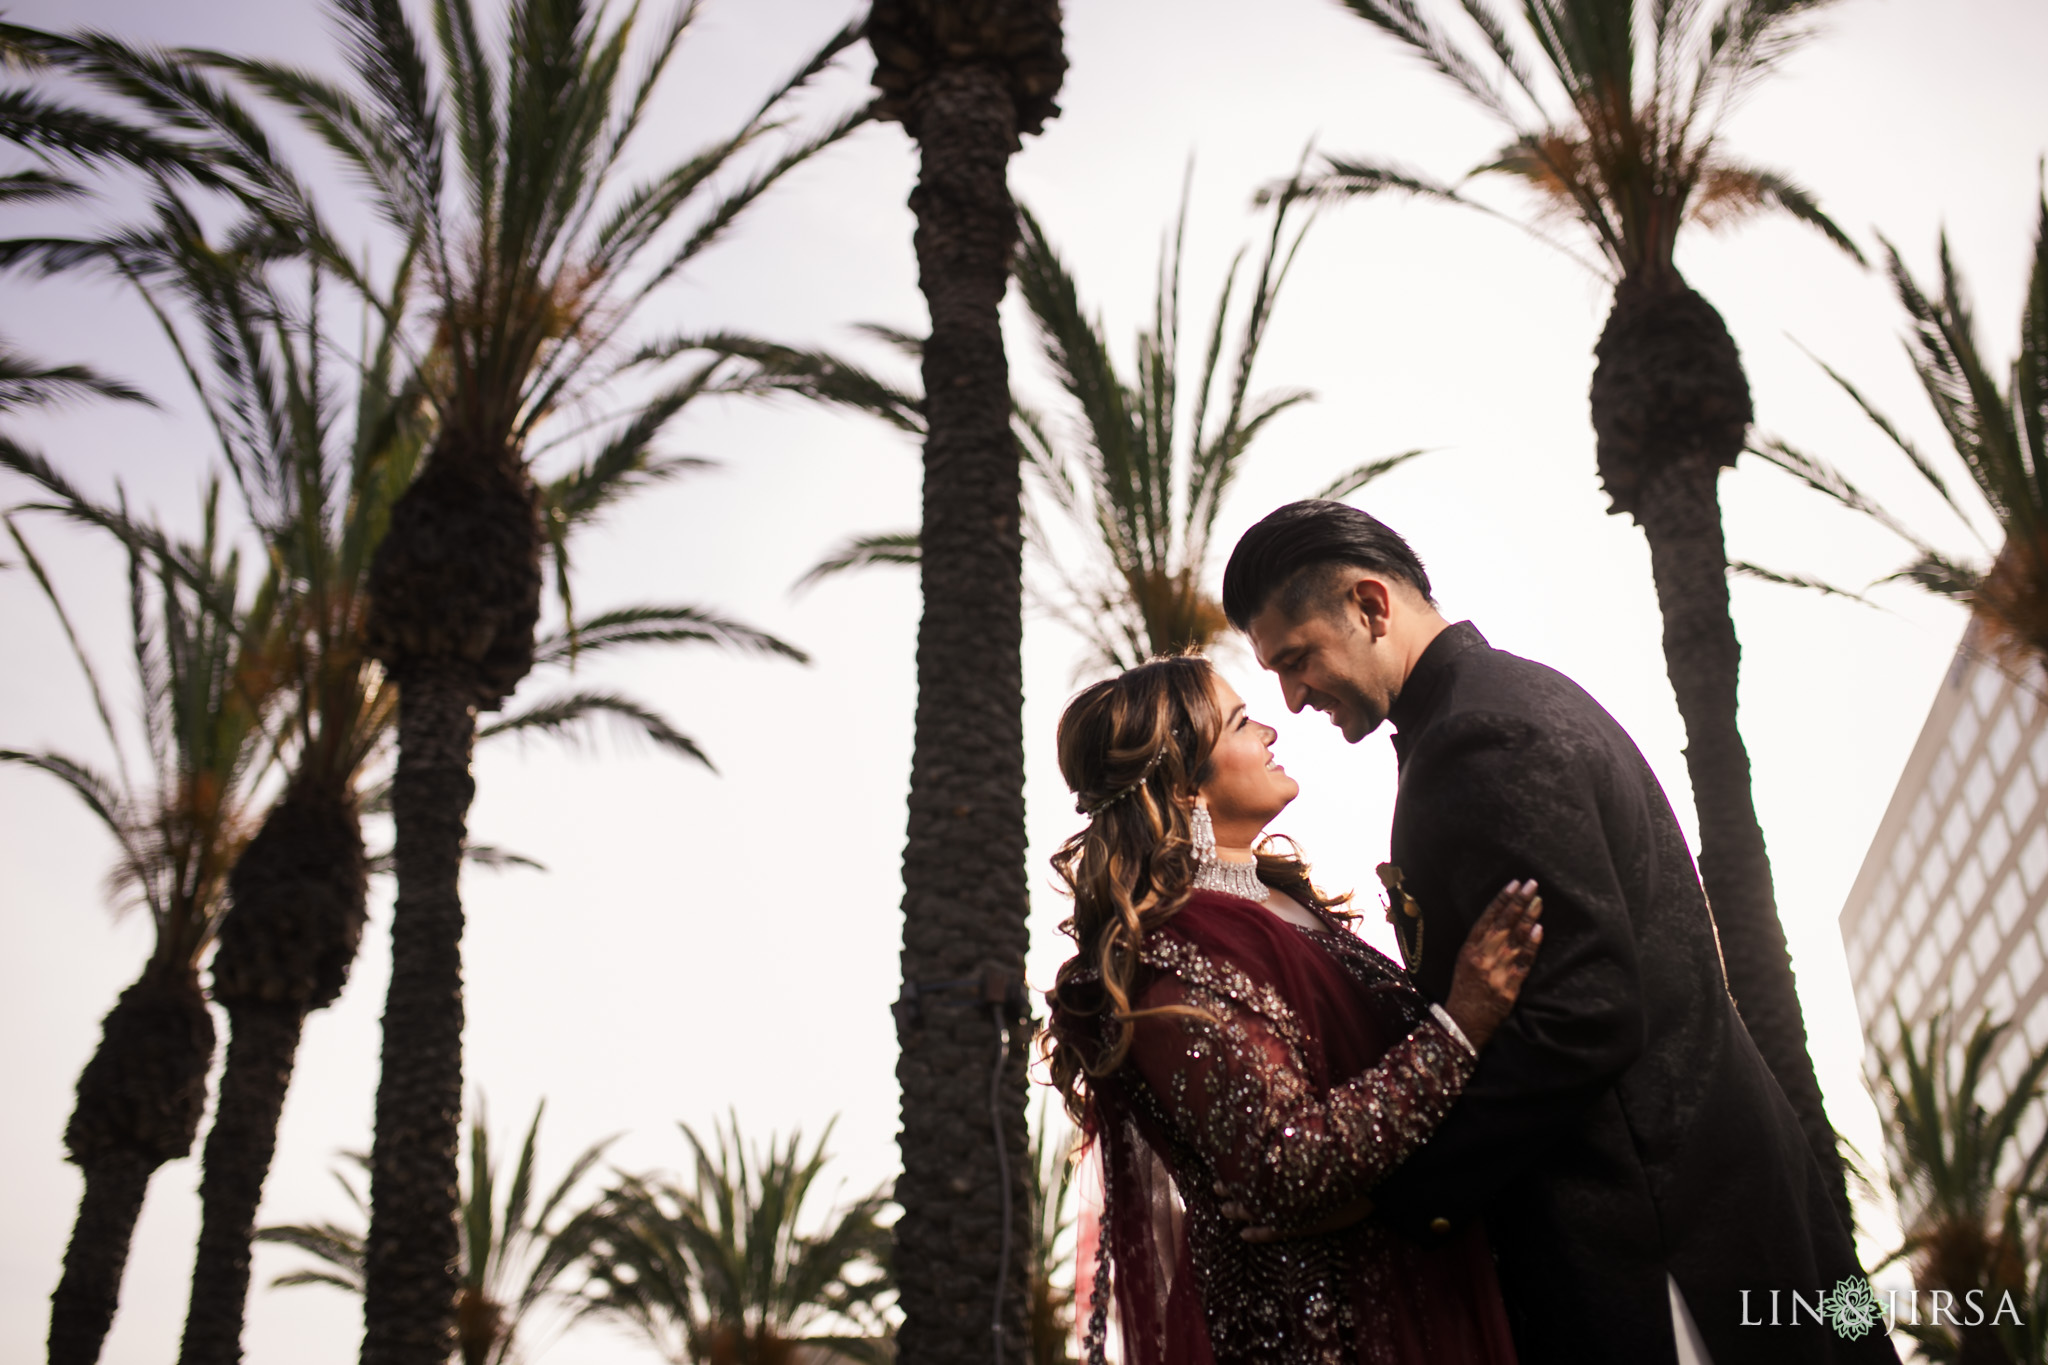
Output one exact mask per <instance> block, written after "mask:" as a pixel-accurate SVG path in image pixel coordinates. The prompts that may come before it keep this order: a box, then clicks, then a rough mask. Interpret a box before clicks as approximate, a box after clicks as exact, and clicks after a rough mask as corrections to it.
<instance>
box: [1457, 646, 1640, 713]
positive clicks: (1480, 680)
mask: <svg viewBox="0 0 2048 1365" xmlns="http://www.w3.org/2000/svg"><path fill="white" fill-rule="evenodd" d="M1446 700H1447V705H1446V706H1445V708H1444V714H1445V719H1449V718H1451V717H1452V716H1456V715H1459V714H1461V713H1464V714H1471V713H1492V714H1494V715H1498V716H1501V717H1517V718H1520V719H1523V720H1526V721H1529V722H1532V723H1536V724H1538V725H1539V726H1540V725H1578V724H1584V723H1587V722H1590V721H1594V720H1595V719H1596V718H1597V719H1600V720H1605V719H1607V711H1606V709H1605V708H1604V707H1602V706H1601V705H1600V703H1599V702H1597V701H1595V700H1594V699H1593V697H1592V694H1590V693H1589V692H1587V691H1586V689H1585V688H1583V687H1581V686H1579V684H1578V683H1576V682H1574V681H1573V680H1572V679H1571V678H1570V677H1567V676H1566V675H1565V674H1563V673H1561V672H1559V671H1558V670H1557V669H1555V668H1552V667H1551V666H1550V665H1549V664H1546V663H1539V662H1538V661H1537V660H1535V659H1526V658H1523V657H1522V656H1521V655H1519V654H1512V653H1510V652H1508V651H1507V650H1505V649H1495V648H1494V647H1493V646H1491V645H1482V646H1481V647H1480V648H1477V649H1468V650H1466V651H1464V652H1463V653H1462V654H1460V655H1459V656H1458V657H1457V658H1456V660H1454V662H1453V675H1452V685H1451V687H1450V695H1449V697H1448V698H1447V699H1446Z"/></svg>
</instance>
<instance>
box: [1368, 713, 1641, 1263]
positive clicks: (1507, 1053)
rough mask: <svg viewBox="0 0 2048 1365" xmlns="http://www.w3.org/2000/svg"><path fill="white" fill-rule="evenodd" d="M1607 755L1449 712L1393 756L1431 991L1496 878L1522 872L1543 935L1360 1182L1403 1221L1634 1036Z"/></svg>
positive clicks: (1482, 1164) (1554, 1112) (1589, 1098)
mask: <svg viewBox="0 0 2048 1365" xmlns="http://www.w3.org/2000/svg"><path fill="white" fill-rule="evenodd" d="M1577 738H1579V739H1582V740H1583V739H1585V738H1586V737H1584V736H1580V737H1577ZM1595 744H1596V746H1597V741H1595ZM1607 758H1608V755H1607V754H1606V752H1605V751H1604V749H1603V748H1599V747H1596V748H1594V749H1593V750H1592V751H1591V752H1589V751H1588V750H1587V749H1586V748H1585V747H1584V746H1583V744H1574V743H1571V742H1570V741H1569V740H1567V739H1565V738H1563V737H1558V736H1553V735H1548V734H1545V733H1539V732H1538V731H1537V730H1536V729H1535V728H1534V727H1533V726H1530V725H1529V724H1528V723H1527V722H1525V721H1523V720H1520V719H1519V718H1515V717H1507V716H1489V715H1464V716H1459V717H1454V718H1453V719H1452V720H1450V721H1448V722H1446V723H1445V724H1444V725H1442V726H1440V727H1438V728H1437V729H1436V730H1434V731H1432V732H1431V734H1430V735H1429V736H1428V737H1427V738H1426V740H1425V742H1424V743H1423V744H1422V745H1420V746H1418V748H1417V750H1416V752H1414V753H1411V754H1410V755H1409V756H1408V760H1407V763H1406V765H1405V766H1406V769H1407V771H1406V773H1405V774H1404V777H1403V786H1402V793H1401V805H1402V820H1403V824H1404V827H1405V828H1406V829H1407V830H1408V831H1410V837H1409V838H1408V839H1407V840H1406V841H1405V842H1406V843H1407V845H1408V847H1407V848H1406V849H1405V850H1404V851H1405V852H1406V853H1407V856H1408V857H1409V858H1410V860H1411V861H1412V862H1413V863H1414V864H1415V866H1414V867H1412V868H1411V869H1409V872H1410V885H1411V886H1414V887H1416V889H1417V890H1418V891H1420V892H1422V894H1423V895H1425V896H1430V897H1433V898H1435V899H1436V900H1437V901H1439V902H1440V903H1439V904H1436V905H1431V904H1430V903H1429V901H1427V900H1425V901H1424V902H1423V906H1422V908H1423V912H1424V915H1425V917H1426V918H1425V924H1426V926H1427V927H1428V932H1429V933H1430V940H1431V941H1430V942H1429V943H1428V944H1427V945H1426V947H1427V951H1428V952H1429V953H1430V954H1432V955H1435V954H1438V953H1441V954H1444V955H1445V956H1443V957H1434V962H1435V963H1436V964H1437V965H1438V967H1439V969H1440V970H1439V971H1438V972H1427V973H1426V980H1427V981H1428V983H1429V985H1430V986H1431V987H1433V988H1434V989H1433V990H1432V992H1431V993H1432V994H1437V995H1440V994H1441V992H1442V991H1443V990H1444V989H1445V988H1446V987H1447V985H1448V981H1449V976H1448V973H1447V972H1446V971H1442V970H1441V968H1442V967H1443V966H1444V965H1446V964H1448V963H1449V962H1450V961H1451V955H1454V954H1455V953H1456V951H1457V948H1458V945H1459V944H1461V943H1462V941H1463V938H1464V934H1465V932H1466V930H1467V929H1468V928H1469V927H1470V925H1471V924H1472V923H1473V922H1474V921H1475V920H1476V919H1477V918H1478V916H1479V913H1480V911H1481V910H1483V909H1484V908H1485V906H1486V904H1487V902H1488V901H1489V900H1490V899H1491V898H1492V897H1493V895H1494V893H1495V892H1497V891H1498V890H1500V888H1501V887H1502V886H1503V885H1505V884H1506V883H1507V882H1509V881H1512V880H1516V879H1521V878H1533V879H1535V881H1536V883H1537V885H1538V888H1539V893H1540V894H1541V896H1542V898H1543V935H1544V937H1543V946H1542V948H1541V949H1540V950H1539V951H1538V952H1537V954H1536V962H1535V966H1534V967H1533V968H1532V969H1531V971H1530V973H1529V978H1528V980H1527V981H1526V982H1525V983H1524V984H1523V987H1522V993H1521V996H1520V998H1519V999H1518V1000H1517V1001H1516V1004H1515V1008H1514V1010H1513V1012H1512V1013H1510V1014H1509V1015H1508V1018H1507V1020H1506V1022H1505V1023H1503V1024H1502V1025H1501V1027H1500V1029H1499V1031H1497V1032H1496V1033H1495V1034H1494V1036H1493V1038H1492V1040H1491V1041H1490V1042H1489V1043H1488V1044H1487V1046H1486V1047H1485V1049H1484V1050H1483V1051H1482V1053H1481V1055H1480V1059H1479V1066H1478V1070H1477V1071H1476V1072H1475V1073H1474V1075H1473V1077H1472V1080H1471V1082H1470V1083H1469V1084H1468V1085H1467V1087H1466V1090H1465V1094H1464V1097H1463V1099H1461V1100H1460V1101H1459V1103H1458V1105H1457V1106H1456V1108H1454V1109H1453V1110H1452V1111H1451V1114H1450V1116H1449V1117H1448V1118H1447V1119H1446V1120H1445V1121H1444V1123H1443V1125H1442V1126H1441V1127H1440V1128H1438V1129H1437V1131H1436V1133H1435V1135H1434V1136H1432V1137H1431V1138H1430V1139H1429V1141H1428V1144H1427V1145H1426V1146H1425V1147H1424V1148H1423V1149H1422V1150H1421V1151H1420V1152H1418V1153H1416V1154H1415V1155H1414V1156H1412V1157H1411V1158H1409V1160H1408V1161H1407V1162H1406V1163H1405V1164H1404V1165H1403V1166H1401V1167H1400V1168H1399V1169H1397V1170H1395V1171H1394V1172H1393V1173H1392V1174H1391V1175H1389V1176H1388V1177H1387V1179H1386V1181H1385V1182H1384V1183H1383V1184H1381V1185H1380V1187H1379V1188H1378V1189H1377V1190H1375V1191H1374V1200H1375V1202H1376V1204H1377V1205H1378V1208H1379V1210H1380V1213H1381V1215H1382V1216H1383V1217H1385V1218H1386V1219H1387V1220H1388V1221H1389V1222H1391V1223H1393V1224H1394V1225H1395V1226H1396V1227H1399V1228H1400V1229H1401V1230H1402V1231H1404V1232H1407V1233H1408V1234H1410V1235H1411V1236H1414V1237H1418V1238H1421V1239H1423V1240H1431V1239H1432V1238H1435V1237H1441V1236H1443V1235H1445V1234H1447V1233H1448V1232H1449V1231H1450V1230H1451V1229H1454V1228H1457V1227H1459V1226H1461V1225H1462V1224H1463V1223H1464V1222H1465V1221H1466V1220H1467V1219H1469V1218H1471V1217H1472V1216H1474V1215H1475V1214H1476V1213H1478V1212H1479V1211H1480V1210H1481V1209H1483V1208H1484V1207H1485V1206H1486V1204H1487V1203H1489V1202H1490V1201H1491V1200H1492V1199H1493V1198H1494V1197H1495V1196H1496V1195H1497V1194H1499V1193H1500V1192H1501V1191H1502V1190H1503V1189H1505V1188H1507V1187H1509V1186H1510V1185H1512V1184H1514V1183H1515V1182H1516V1181H1518V1180H1520V1179H1521V1178H1522V1177H1523V1176H1524V1174H1525V1173H1526V1172H1527V1171H1528V1169H1529V1168H1530V1167H1531V1166H1532V1165H1533V1164H1535V1163H1536V1162H1537V1161H1539V1160H1540V1159H1542V1157H1543V1156H1544V1154H1545V1152H1546V1151H1547V1149H1548V1148H1550V1147H1551V1145H1552V1144H1553V1143H1555V1142H1556V1141H1557V1140H1558V1139H1559V1138H1561V1137H1564V1136H1566V1135H1568V1134H1570V1133H1571V1132H1573V1131H1574V1130H1576V1129H1577V1128H1578V1127H1579V1126H1580V1125H1581V1124H1582V1123H1583V1121H1584V1117H1585V1114H1586V1111H1587V1108H1588V1107H1589V1106H1590V1105H1591V1104H1592V1103H1593V1102H1594V1101H1595V1100H1597V1099H1598V1098H1599V1097H1600V1096H1601V1095H1602V1094H1603V1093H1605V1092H1606V1091H1607V1090H1608V1089H1609V1087H1611V1086H1612V1085H1613V1084H1614V1082H1615V1080H1616V1079H1617V1078H1618V1077H1619V1076H1620V1075H1621V1073H1622V1072H1623V1070H1625V1069H1626V1068H1627V1067H1628V1065H1629V1064H1630V1063H1631V1062H1633V1061H1634V1060H1635V1058H1636V1057H1637V1055H1638V1054H1639V1053H1640V1052H1641V1051H1642V1049H1643V1046H1644V1035H1645V1023H1644V1013H1643V1002H1642V994H1641V978H1640V975H1639V973H1638V971H1637V965H1636V953H1635V935H1634V932H1633V929H1632V927H1631V923H1630V919H1629V914H1628V908H1627V904H1626V901H1625V899H1624V896H1623V892H1622V887H1621V879H1620V877H1619V875H1618V874H1617V871H1616V868H1615V866H1614V856H1613V853H1612V851H1611V848H1610V841H1611V840H1612V839H1614V838H1615V837H1616V836H1617V835H1619V836H1620V837H1622V838H1626V839H1633V838H1635V837H1636V835H1637V833H1638V831H1639V829H1640V825H1639V823H1638V822H1637V821H1635V820H1629V819H1626V818H1624V820H1623V822H1622V823H1624V824H1625V825H1632V826H1635V827H1636V828H1633V829H1627V830H1620V831H1617V830H1614V829H1610V828H1609V825H1610V819H1609V817H1608V812H1607V811H1606V810H1605V809H1604V806H1605V805H1606V804H1607V803H1605V802H1603V801H1602V800H1601V788H1602V785H1603V782H1602V779H1603V777H1604V776H1606V774H1605V773H1604V772H1603V770H1602V768H1601V766H1600V765H1601V764H1602V763H1604V762H1605V761H1607ZM1446 940H1448V941H1446ZM1439 945H1441V946H1439Z"/></svg>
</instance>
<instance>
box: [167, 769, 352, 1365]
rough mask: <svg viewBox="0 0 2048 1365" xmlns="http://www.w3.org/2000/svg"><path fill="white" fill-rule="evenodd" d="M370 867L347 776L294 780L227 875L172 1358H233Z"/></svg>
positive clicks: (216, 1363) (186, 1364)
mask: <svg viewBox="0 0 2048 1365" xmlns="http://www.w3.org/2000/svg"><path fill="white" fill-rule="evenodd" d="M367 883H368V868H367V864H366V861H365V859H364V856H363V836H362V820H361V817H360V815H359V813H358V811H357V809H356V803H355V798H354V796H353V794H352V793H351V791H350V789H349V781H348V779H347V778H346V777H339V778H337V777H331V776H330V777H321V776H309V775H308V774H307V773H305V772H303V771H302V772H301V774H300V775H299V776H298V777H297V778H296V779H295V780H294V781H293V783H292V785H291V786H290V787H289V788H288V789H287V790H286V792H285V794H284V796H283V797H282V798H281V799H280V800H279V801H278V802H277V803H276V804H275V805H274V806H272V807H271V808H270V812H269V814H267V815H266V816H264V819H263V828H262V829H260V830H259V831H257V834H256V837H255V838H254V839H252V840H250V842H249V845H248V847H246V848H245V849H243V850H242V854H241V856H240V857H239V858H237V859H236V860H235V866H234V868H233V870H232V871H230V873H229V874H228V900H229V909H228V912H227V914H226V916H225V918H224V919H223V920H222V922H221V929H220V947H219V949H218V951H216V952H215V953H214V957H213V998H214V1002H215V1003H216V1004H218V1005H220V1006H222V1007H223V1008H225V1009H226V1010H227V1012H228V1022H229V1027H230V1034H229V1042H228V1057H227V1066H226V1069H225V1070H224V1071H223V1072H222V1073H221V1080H220V1102H219V1104H218V1105H216V1106H215V1109H214V1118H213V1130H212V1131H211V1132H210V1133H208V1134H207V1137H206V1150H205V1153H204V1158H203V1159H204V1167H203V1174H202V1176H201V1178H200V1182H199V1204H200V1225H199V1247H198V1252H197V1255H196V1258H195V1260H194V1263H193V1267H192V1297H191V1301H190V1304H189V1306H188V1307H187V1309H186V1314H185V1339H184V1344H183V1346H182V1347H181V1349H180V1353H179V1362H180V1365H235V1362H236V1361H238V1360H240V1359H241V1355H242V1344H241V1343H242V1324H243V1319H244V1315H245V1314H246V1312H247V1307H248V1299H249V1245H250V1240H251V1238H252V1237H253V1235H254V1232H255V1224H256V1213H257V1210H258V1208H259V1207H260V1206H261V1204H262V1201H263V1184H264V1181H265V1180H266V1179H267V1178H268V1177H269V1174H270V1163H271V1158H272V1156H273V1155H274V1154H275V1152H276V1150H277V1123H278V1116H279V1115H280V1114H281V1113H282V1112H283V1110H284V1101H285V1095H286V1093H287V1092H288V1091H289V1090H290V1088H291V1082H292V1070H293V1065H294V1063H295V1061H296V1058H297V1054H298V1047H299V1037H300V1034H301V1033H302V1032H303V1030H304V1027H305V1021H306V1015H307V1014H308V1013H309V1012H310V1011H312V1010H316V1009H323V1008H325V1007H326V1006H328V1005H330V1004H332V1003H334V1000H335V997H337V996H338V995H340V994H341V989H342V987H343V986H344V985H345V984H347V981H348V972H349V967H350V966H351V965H352V964H353V963H354V961H355V956H356V949H357V947H358V946H359V945H360V944H361V942H362V936H363V921H364V917H365V900H366V897H367V892H368V884H367Z"/></svg>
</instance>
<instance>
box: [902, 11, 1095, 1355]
mask: <svg viewBox="0 0 2048 1365" xmlns="http://www.w3.org/2000/svg"><path fill="white" fill-rule="evenodd" d="M867 37H868V44H869V46H870V47H871V48H872V49H873V50H874V54H875V76H874V80H875V85H876V86H877V87H878V88H879V89H880V90H881V92H882V94H881V97H880V98H879V99H878V100H876V102H875V106H874V109H875V113H876V115H877V116H878V117H881V118H886V119H893V120H896V121H898V122H900V123H902V125H903V127H904V130H905V131H906V132H908V133H909V134H910V136H911V137H912V138H914V139H915V140H916V142H917V146H918V158H919V162H918V183H917V188H916V189H915V190H913V191H912V192H911V196H910V206H911V210H912V211H913V212H914V213H915V214H916V215H917V233H916V239H915V241H916V248H917V268H918V284H919V287H920V288H921V289H922V290H923V292H924V297H925V302H926V304H927V306H928V307H929V309H930V313H931V333H930V337H929V339H928V340H927V343H926V345H925V347H924V362H923V380H924V392H925V393H926V394H927V395H928V397H927V400H926V404H925V419H926V436H925V447H924V509H923V515H922V519H921V522H920V525H921V526H922V527H923V533H922V536H921V541H920V549H921V554H922V567H921V571H920V576H921V579H922V586H923V594H924V615H923V617H922V619H921V620H920V621H919V623H918V630H917V719H916V735H915V739H914V740H913V742H912V751H911V761H910V822H909V824H910V828H909V837H908V839H907V841H906V844H905V847H904V850H903V996H902V999H903V1008H901V1009H900V1010H899V1011H898V1028H897V1035H898V1041H899V1044H900V1047H901V1051H900V1053H899V1056H898V1060H897V1066H896V1078H897V1081H898V1083H899V1084H900V1085H901V1087H902V1094H903V1100H902V1104H903V1110H902V1113H903V1127H902V1134H901V1137H900V1139H899V1141H900V1144H901V1148H902V1153H903V1175H902V1179H901V1181H900V1183H899V1184H898V1186H897V1198H898V1202H899V1203H900V1204H901V1205H902V1206H903V1217H902V1219H901V1220H900V1221H899V1222H898V1223H897V1225H896V1268H897V1272H898V1274H899V1276H900V1277H901V1286H902V1306H903V1330H902V1336H901V1342H902V1349H903V1358H904V1359H905V1360H906V1361H908V1362H910V1363H911V1365H926V1363H927V1362H930V1363H931V1365H938V1363H939V1362H953V1361H961V1362H964V1361H968V1360H974V1361H980V1360H983V1359H985V1358H986V1357H987V1355H988V1352H989V1350H990V1347H991V1344H993V1346H994V1348H995V1351H996V1353H997V1354H998V1355H1002V1354H1004V1353H1005V1352H1010V1351H1018V1350H1021V1349H1022V1348H1023V1345H1024V1333H1025V1321H1024V1312H1025V1309H1024V1272H1025V1266H1024V1260H1023V1257H1024V1239H1023V1238H1021V1237H1018V1236H1015V1235H1014V1229H1013V1227H1012V1224H1013V1222H1014V1217H1015V1210H1016V1209H1018V1208H1020V1207H1021V1206H1022V1205H1023V1203H1024V1199H1025V1194H1026V1177H1025V1171H1024V1157H1025V1132H1024V1128H1025V1125H1024V1084H1025V1079H1024V1064H1025V1056H1024V1049H1025V1038H1026V1035H1025V1031H1024V1030H1022V1029H1015V1028H1012V1027H1011V1023H1012V1021H1013V1020H1016V1019H1019V1018H1021V1016H1022V1015H1023V1013H1024V1010H1023V1009H1022V1008H1020V1007H1016V1006H1013V1005H1012V1003H1011V1002H1012V1001H1013V1000H1014V1001H1016V1002H1018V1004H1019V1005H1021V1001H1022V999H1023V993H1024V992H1023V986H1024V947H1025V939H1026V931H1025V927H1024V920H1025V914H1026V911H1027V909H1028V903H1027V899H1028V898H1027V894H1026V888H1025V877H1024V734H1023V700H1024V696H1023V693H1024V688H1023V661H1022V646H1023V630H1024V618H1023V586H1022V577H1023V548H1024V546H1023V534H1022V506H1021V502H1022V482H1021V477H1020V469H1019V461H1018V454H1017V443H1016V440H1015V438H1014V437H1013V436H1012V434H1011V431H1010V375H1009V362H1008V359H1007V358H1006V357H1005V355H1004V353H1003V329H1002V320H1001V318H1000V316H999V314H998V309H999V307H1000V305H1001V303H1002V301H1003V294H1004V292H1005V290H1006V289H1007V288H1008V286H1009V278H1010V262H1011V258H1012V254H1013V251H1014V249H1015V244H1016V241H1017V212H1016V206H1015V205H1014V203H1013V202H1012V201H1011V199H1010V189H1009V183H1008V179H1007V175H1008V166H1009V160H1010V155H1011V154H1012V153H1013V152H1015V151H1016V150H1017V148H1018V147H1019V145H1020V139H1021V138H1022V136H1023V135H1024V134H1026V133H1036V132H1038V131H1040V130H1041V129H1042V128H1043V127H1044V126H1045V121H1046V119H1048V118H1050V117H1051V116H1052V115H1053V114H1054V113H1056V112H1057V107H1056V106H1055V105H1054V103H1053V97H1054V95H1055V94H1057V93H1058V90H1059V86H1060V81H1061V79H1062V78H1063V76H1064V75H1065V72H1066V56H1065V54H1064V52H1063V50H1062V47H1061V32H1060V7H1059V3H1058V0H877V3H876V4H875V5H874V7H873V9H872V11H871V12H870V13H869V16H868V25H867ZM984 1135H986V1136H984ZM991 1228H993V1229H996V1230H997V1235H996V1237H995V1238H994V1239H993V1241H992V1240H991V1238H990V1237H989V1235H988V1234H989V1230H990V1229H991ZM983 1305H986V1307H987V1312H988V1317H986V1318H984V1317H982V1306H983ZM991 1334H992V1335H993V1337H994V1341H993V1343H991V1341H990V1336H991Z"/></svg>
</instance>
